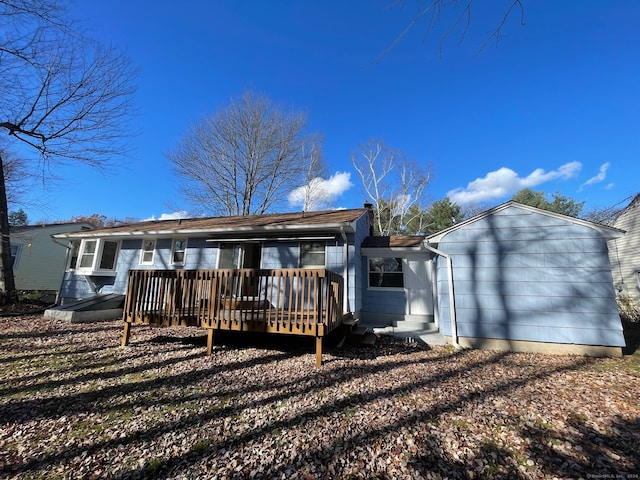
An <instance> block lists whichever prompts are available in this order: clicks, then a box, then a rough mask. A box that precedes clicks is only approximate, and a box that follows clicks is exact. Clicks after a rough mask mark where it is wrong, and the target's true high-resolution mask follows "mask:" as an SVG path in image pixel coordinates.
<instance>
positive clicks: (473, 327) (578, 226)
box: [56, 202, 625, 358]
mask: <svg viewBox="0 0 640 480" xmlns="http://www.w3.org/2000/svg"><path fill="white" fill-rule="evenodd" d="M371 225H372V211H371V210H370V209H368V208H363V209H353V210H335V211H324V212H303V213H289V214H275V215H259V216H245V217H218V218H200V219H185V220H168V221H152V222H142V223H137V224H132V225H123V226H119V227H113V228H106V229H99V230H94V231H91V232H78V233H66V234H59V235H56V238H58V239H59V240H62V239H67V240H69V241H70V249H71V252H72V254H71V255H69V263H68V265H67V271H66V273H65V277H64V280H63V283H62V287H61V296H63V297H66V298H67V299H72V298H86V297H89V296H91V295H96V294H99V293H119V294H122V295H124V294H125V293H126V292H127V288H128V281H134V282H137V283H136V284H135V285H134V288H133V290H130V294H131V296H132V297H133V296H135V299H132V300H130V301H129V303H130V305H125V333H124V335H123V344H126V342H127V341H128V328H129V326H130V324H131V323H137V322H140V321H143V322H160V323H163V324H199V325H200V326H204V327H205V328H207V329H208V330H209V335H210V342H209V349H210V348H211V346H212V342H213V341H212V336H213V334H214V332H215V331H216V329H218V328H222V327H223V326H224V328H226V329H235V330H249V329H253V330H252V331H274V332H275V331H279V332H281V331H282V330H283V328H284V327H282V326H278V327H277V328H276V327H273V328H272V326H271V325H267V326H260V325H261V324H260V322H259V321H256V319H259V318H260V315H265V314H266V313H269V312H273V311H276V310H277V311H284V310H287V309H288V310H287V312H288V313H287V314H291V312H292V311H293V310H296V309H297V308H299V309H301V310H300V311H297V313H300V312H301V311H302V310H304V309H306V308H307V307H308V305H311V304H314V301H313V300H314V299H313V298H312V297H313V296H314V295H315V297H316V302H315V305H316V306H319V308H320V309H323V310H324V309H326V308H328V307H329V305H328V302H331V301H333V300H334V299H335V296H336V295H337V293H336V292H340V296H341V297H342V298H341V300H339V302H340V303H341V305H339V307H340V309H341V311H342V312H344V313H348V314H350V315H352V316H353V317H355V318H356V319H359V320H361V322H362V323H363V324H365V325H367V326H368V327H386V326H389V325H393V326H399V325H400V324H401V323H403V322H405V323H411V322H416V323H418V324H421V325H424V324H425V323H431V324H432V325H435V327H436V328H438V329H439V330H440V333H441V334H443V335H445V336H446V337H448V339H449V341H450V342H451V343H454V344H459V345H462V346H473V347H488V348H500V349H511V350H543V351H560V352H564V353H572V352H573V353H587V354H594V355H599V354H608V355H619V354H620V352H621V347H623V346H624V344H625V343H624V338H623V335H622V326H621V323H620V319H619V317H618V311H617V307H616V302H615V294H614V290H613V282H612V277H611V268H610V264H609V259H608V252H607V240H608V239H612V238H616V237H619V236H621V235H622V234H623V233H624V232H622V231H620V230H618V229H615V228H611V227H604V226H601V225H597V224H593V223H590V222H587V221H583V220H579V219H576V218H572V217H567V216H564V215H559V214H556V213H552V212H547V211H544V210H540V209H536V208H533V207H528V206H525V205H521V204H518V203H515V202H508V203H506V204H503V205H501V206H499V207H496V208H493V209H491V210H488V211H487V212H485V213H483V214H480V215H477V216H475V217H473V218H471V219H469V220H466V221H464V222H461V223H459V224H457V225H455V226H453V227H451V228H449V229H447V230H444V231H442V232H440V233H438V234H436V235H432V236H431V237H427V238H425V237H375V236H372V228H371ZM243 268H244V269H254V270H260V272H261V273H259V274H256V273H252V272H251V271H249V270H245V271H244V272H245V273H237V274H236V273H233V272H239V270H238V269H243ZM221 269H222V270H221ZM220 271H224V272H226V273H220ZM305 271H314V272H320V273H319V274H318V273H314V275H316V274H317V275H320V277H322V278H323V279H325V278H328V275H329V274H327V275H325V274H322V271H328V272H332V273H331V275H334V274H337V275H339V276H340V277H341V280H340V282H342V283H340V284H338V283H331V284H329V283H322V284H321V285H320V286H319V287H318V286H317V284H314V285H316V286H314V287H313V288H310V287H308V286H307V287H305V289H306V290H304V292H303V293H304V295H310V296H306V297H305V298H304V299H303V298H302V297H303V296H304V295H303V293H301V287H300V286H299V285H302V283H301V282H306V281H307V280H305V279H303V278H302V276H304V275H305V274H304V272H305ZM145 272H146V273H145ZM162 272H166V274H162ZM172 272H173V273H172ZM189 272H193V273H192V274H191V273H189ZM230 272H231V273H230ZM274 272H276V273H274ZM277 272H284V273H277ZM276 274H277V275H279V276H278V281H279V282H280V281H281V280H282V279H284V280H282V282H284V283H283V285H284V287H283V289H282V290H283V292H282V293H281V294H278V295H277V296H275V297H274V294H273V288H274V287H273V284H274V282H275V278H276V277H275V276H273V275H276ZM255 275H264V276H263V277H259V278H258V277H254V276H255ZM269 275H270V276H271V277H268V278H267V276H269ZM329 276H330V275H329ZM285 277H286V278H285ZM331 278H334V277H331ZM131 279H133V280H131ZM167 279H170V280H167ZM332 281H334V280H332ZM269 282H271V283H269ZM322 282H325V280H322ZM232 283H233V285H234V286H233V288H229V287H230V285H231V284H232ZM249 284H251V285H253V286H252V287H251V289H250V290H249V289H247V287H246V286H247V285H249ZM296 285H298V287H296ZM129 287H131V284H129ZM343 287H344V288H343ZM296 288H297V291H296ZM329 289H331V292H332V293H331V295H333V297H330V296H325V294H327V292H328V291H329ZM249 291H251V294H250V295H247V294H246V292H249ZM212 292H213V293H212ZM309 292H312V293H309ZM313 292H315V293H313ZM320 296H322V297H323V299H322V301H321V302H319V303H318V301H317V298H318V297H320ZM294 297H295V298H294ZM230 305H231V306H230ZM292 305H293V306H292ZM151 308H153V309H158V308H160V309H162V315H161V316H162V318H161V316H160V314H159V313H158V310H153V311H151ZM313 308H316V307H313ZM128 309H129V310H128ZM283 309H284V310H283ZM187 310H188V314H189V317H187V316H185V315H186V314H185V313H184V312H187ZM214 310H215V311H216V312H218V311H219V312H223V310H224V314H223V313H220V315H221V318H214V317H215V315H217V313H215V314H211V313H210V312H211V311H214ZM127 311H129V313H127ZM304 311H305V312H307V313H308V311H307V310H304ZM294 313H296V312H294ZM212 315H213V316H212ZM249 315H250V316H252V317H251V320H248V319H247V317H248V316H249ZM154 319H155V320H154ZM176 322H177V323H176ZM194 322H195V323H194ZM234 322H235V323H234ZM296 325H298V324H296ZM292 328H293V327H292ZM295 328H297V329H298V330H296V331H295V332H294V333H296V334H308V332H307V331H306V330H305V328H308V327H304V326H303V327H300V326H299V325H298V326H297V327H295ZM332 328H333V327H332ZM303 330H304V331H303ZM326 331H328V330H324V332H325V333H326ZM284 333H287V332H284ZM319 335H320V334H318V335H317V336H319ZM323 335H324V334H323ZM317 347H318V345H317ZM320 348H321V345H320ZM317 351H318V349H317ZM318 358H319V356H318Z"/></svg>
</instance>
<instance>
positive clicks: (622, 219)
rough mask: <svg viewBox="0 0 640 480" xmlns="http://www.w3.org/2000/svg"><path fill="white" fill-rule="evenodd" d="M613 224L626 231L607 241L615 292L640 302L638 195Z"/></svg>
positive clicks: (639, 204)
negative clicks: (621, 235) (620, 235)
mask: <svg viewBox="0 0 640 480" xmlns="http://www.w3.org/2000/svg"><path fill="white" fill-rule="evenodd" d="M614 226H615V227H616V228H619V229H621V230H625V231H626V232H627V233H626V234H625V235H624V236H623V237H622V238H617V239H615V240H611V241H610V242H609V249H610V250H609V256H610V259H611V266H612V273H613V283H614V285H615V288H616V292H617V294H618V295H619V296H620V297H628V298H630V299H632V300H635V301H636V302H640V197H636V198H635V199H634V201H633V202H632V203H631V204H630V205H629V206H628V207H627V208H626V209H625V211H624V212H622V214H621V215H620V216H619V217H618V218H617V219H616V221H615V223H614Z"/></svg>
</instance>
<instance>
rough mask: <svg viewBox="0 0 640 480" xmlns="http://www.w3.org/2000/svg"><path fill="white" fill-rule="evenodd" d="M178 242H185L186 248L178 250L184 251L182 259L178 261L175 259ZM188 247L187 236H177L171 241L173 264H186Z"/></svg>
mask: <svg viewBox="0 0 640 480" xmlns="http://www.w3.org/2000/svg"><path fill="white" fill-rule="evenodd" d="M176 242H184V250H178V251H182V252H183V253H182V261H181V262H176V261H175V254H176ZM187 247H188V239H187V237H176V238H174V239H173V240H172V242H171V265H185V263H186V261H187Z"/></svg>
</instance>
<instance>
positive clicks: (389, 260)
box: [369, 257, 404, 288]
mask: <svg viewBox="0 0 640 480" xmlns="http://www.w3.org/2000/svg"><path fill="white" fill-rule="evenodd" d="M369 287H370V288H404V276H403V273H402V259H401V258H394V257H369Z"/></svg>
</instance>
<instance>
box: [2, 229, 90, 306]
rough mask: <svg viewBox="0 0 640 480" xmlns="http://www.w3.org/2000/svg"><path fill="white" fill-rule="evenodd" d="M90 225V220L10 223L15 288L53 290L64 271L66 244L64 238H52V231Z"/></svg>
mask: <svg viewBox="0 0 640 480" xmlns="http://www.w3.org/2000/svg"><path fill="white" fill-rule="evenodd" d="M92 228H94V227H93V225H91V224H90V223H56V224H49V225H28V226H23V227H11V228H10V243H11V258H12V260H13V275H14V278H15V283H16V289H17V290H38V291H42V292H50V293H53V292H57V291H58V289H59V288H60V282H61V280H62V276H63V273H64V271H65V262H66V260H67V259H66V254H67V248H66V243H65V242H60V241H59V240H54V239H53V238H52V235H54V234H56V233H66V232H77V231H79V230H80V231H86V230H90V229H92Z"/></svg>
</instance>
